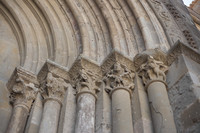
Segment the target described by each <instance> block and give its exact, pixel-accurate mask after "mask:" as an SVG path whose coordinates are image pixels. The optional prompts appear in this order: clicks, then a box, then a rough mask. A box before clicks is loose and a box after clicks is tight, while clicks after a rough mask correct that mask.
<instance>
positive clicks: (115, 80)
mask: <svg viewBox="0 0 200 133" xmlns="http://www.w3.org/2000/svg"><path fill="white" fill-rule="evenodd" d="M134 77H135V73H134V72H133V71H131V70H129V69H128V68H127V67H126V66H123V65H121V64H120V63H118V62H116V63H115V64H114V65H113V67H112V68H111V70H110V71H109V72H108V73H107V74H106V75H105V77H104V79H103V81H104V82H105V85H106V87H105V90H106V92H108V93H112V92H113V91H114V90H117V89H126V90H128V91H129V92H130V90H133V89H134V86H135V85H134Z"/></svg>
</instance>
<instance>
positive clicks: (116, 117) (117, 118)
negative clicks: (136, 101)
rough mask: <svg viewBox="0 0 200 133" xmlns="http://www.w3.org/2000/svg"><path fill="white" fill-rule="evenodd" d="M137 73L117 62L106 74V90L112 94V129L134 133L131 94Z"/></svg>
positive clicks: (116, 131)
mask: <svg viewBox="0 0 200 133" xmlns="http://www.w3.org/2000/svg"><path fill="white" fill-rule="evenodd" d="M134 77H135V74H134V73H133V72H132V71H130V70H128V68H127V67H126V66H122V65H121V64H119V63H118V62H116V63H115V64H114V65H113V67H111V70H110V71H109V72H108V73H107V74H106V75H105V77H104V82H105V84H106V86H105V90H106V91H107V92H108V93H109V94H110V97H111V103H112V104H111V105H112V126H113V127H112V131H113V132H115V133H121V132H128V133H133V119H132V109H131V96H132V90H133V89H134V83H133V82H134Z"/></svg>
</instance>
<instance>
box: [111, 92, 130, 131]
mask: <svg viewBox="0 0 200 133" xmlns="http://www.w3.org/2000/svg"><path fill="white" fill-rule="evenodd" d="M111 95H112V121H113V122H112V124H113V133H133V121H132V113H131V100H130V93H129V92H128V91H127V90H124V89H118V90H115V91H114V92H113V93H112V94H111Z"/></svg>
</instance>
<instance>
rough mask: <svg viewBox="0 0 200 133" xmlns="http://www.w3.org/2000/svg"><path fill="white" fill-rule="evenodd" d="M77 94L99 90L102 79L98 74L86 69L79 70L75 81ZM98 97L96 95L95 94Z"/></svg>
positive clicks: (93, 92)
mask: <svg viewBox="0 0 200 133" xmlns="http://www.w3.org/2000/svg"><path fill="white" fill-rule="evenodd" d="M75 85H76V86H75V87H76V90H77V94H80V93H84V92H89V93H91V94H93V95H95V94H96V92H98V91H100V90H99V85H100V80H99V79H98V76H97V75H94V74H93V73H92V72H90V71H87V70H85V69H81V70H80V71H79V74H78V77H77V79H76V81H75ZM95 97H96V95H95Z"/></svg>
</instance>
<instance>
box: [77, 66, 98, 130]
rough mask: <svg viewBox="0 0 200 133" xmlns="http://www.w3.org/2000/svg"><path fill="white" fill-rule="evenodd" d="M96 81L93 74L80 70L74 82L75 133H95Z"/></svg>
mask: <svg viewBox="0 0 200 133" xmlns="http://www.w3.org/2000/svg"><path fill="white" fill-rule="evenodd" d="M95 83H96V80H95V78H94V75H93V73H91V72H89V71H86V70H85V69H82V70H80V73H79V76H78V78H77V81H76V90H77V97H76V98H77V119H76V126H75V133H94V132H95V103H96V99H97V95H96V92H97V91H98V88H97V86H96V84H95Z"/></svg>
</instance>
